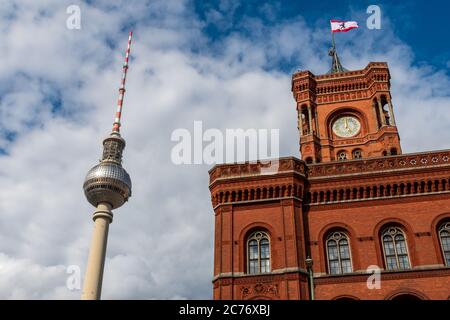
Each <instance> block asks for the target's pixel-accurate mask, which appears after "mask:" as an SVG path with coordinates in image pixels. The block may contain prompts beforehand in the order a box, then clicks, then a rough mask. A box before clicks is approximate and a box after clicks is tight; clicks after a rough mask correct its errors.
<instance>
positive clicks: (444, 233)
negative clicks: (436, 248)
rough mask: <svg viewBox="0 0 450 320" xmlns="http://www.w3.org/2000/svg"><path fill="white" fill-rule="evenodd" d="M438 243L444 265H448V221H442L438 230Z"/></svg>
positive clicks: (449, 261)
mask: <svg viewBox="0 0 450 320" xmlns="http://www.w3.org/2000/svg"><path fill="white" fill-rule="evenodd" d="M438 236H439V243H440V245H441V250H442V255H443V257H444V263H445V265H446V266H450V221H448V222H445V223H443V224H442V225H441V226H440V227H439V230H438Z"/></svg>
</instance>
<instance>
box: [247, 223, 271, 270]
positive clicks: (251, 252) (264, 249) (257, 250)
mask: <svg viewBox="0 0 450 320" xmlns="http://www.w3.org/2000/svg"><path fill="white" fill-rule="evenodd" d="M247 256H248V265H247V272H248V273H264V272H270V241H269V236H268V235H267V233H265V232H262V231H257V232H254V233H252V234H251V235H250V237H249V238H248V240H247Z"/></svg>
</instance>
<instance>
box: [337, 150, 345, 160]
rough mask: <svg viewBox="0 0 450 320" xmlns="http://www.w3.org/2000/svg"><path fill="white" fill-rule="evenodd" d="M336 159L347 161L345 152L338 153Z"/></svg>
mask: <svg viewBox="0 0 450 320" xmlns="http://www.w3.org/2000/svg"><path fill="white" fill-rule="evenodd" d="M337 158H338V160H339V161H344V160H347V152H345V151H339V152H338V154H337Z"/></svg>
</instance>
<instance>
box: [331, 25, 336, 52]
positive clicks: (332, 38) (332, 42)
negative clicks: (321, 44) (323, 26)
mask: <svg viewBox="0 0 450 320" xmlns="http://www.w3.org/2000/svg"><path fill="white" fill-rule="evenodd" d="M331 44H332V47H333V49H335V50H336V44H335V42H334V32H333V30H331Z"/></svg>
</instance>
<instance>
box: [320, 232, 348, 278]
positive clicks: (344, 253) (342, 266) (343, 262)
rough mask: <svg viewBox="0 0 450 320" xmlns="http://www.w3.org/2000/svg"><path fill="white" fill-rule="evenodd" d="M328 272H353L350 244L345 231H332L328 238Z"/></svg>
mask: <svg viewBox="0 0 450 320" xmlns="http://www.w3.org/2000/svg"><path fill="white" fill-rule="evenodd" d="M326 248H327V259H328V272H329V273H330V274H343V273H349V272H352V262H351V257H350V246H349V241H348V237H347V235H346V234H345V233H344V232H340V231H336V232H332V233H331V234H330V235H329V236H328V237H327V240H326Z"/></svg>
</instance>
